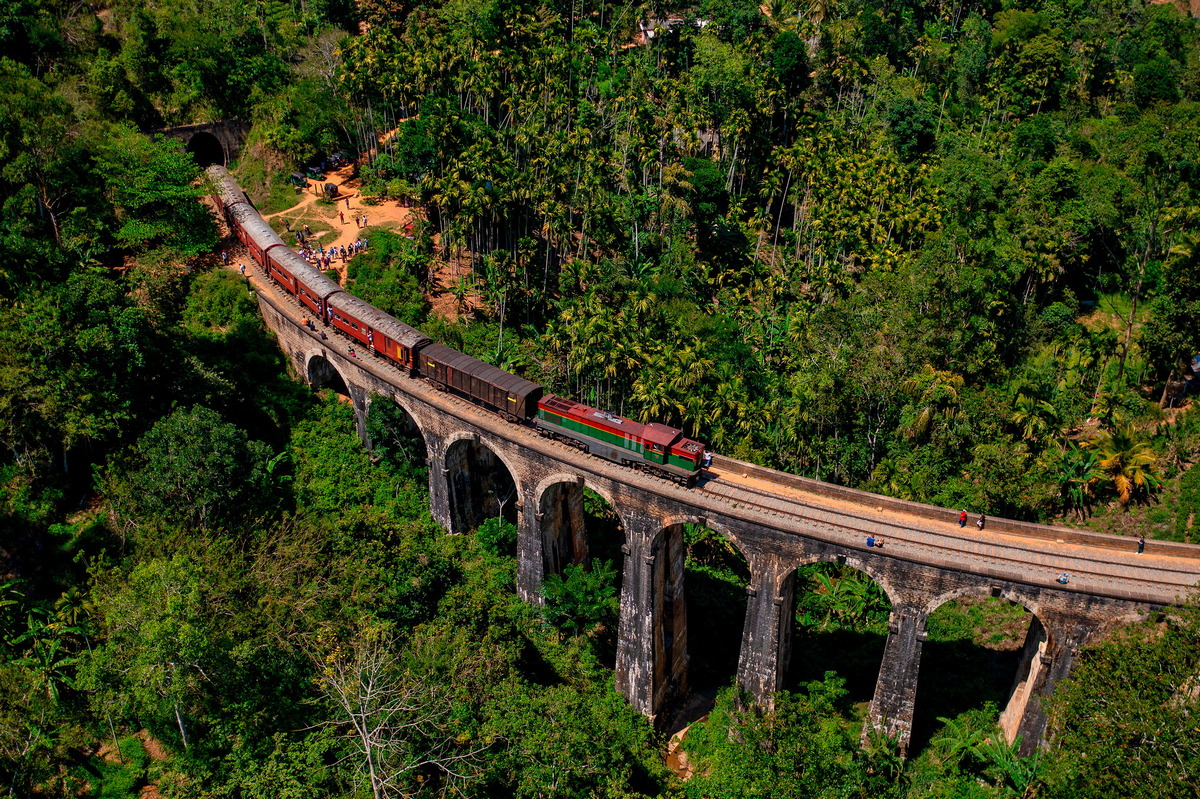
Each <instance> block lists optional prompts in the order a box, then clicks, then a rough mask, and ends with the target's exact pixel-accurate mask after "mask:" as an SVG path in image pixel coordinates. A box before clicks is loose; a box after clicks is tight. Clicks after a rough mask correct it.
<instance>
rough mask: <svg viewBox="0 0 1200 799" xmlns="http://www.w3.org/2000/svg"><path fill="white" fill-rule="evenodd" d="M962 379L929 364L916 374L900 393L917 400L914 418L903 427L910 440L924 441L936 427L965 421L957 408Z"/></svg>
mask: <svg viewBox="0 0 1200 799" xmlns="http://www.w3.org/2000/svg"><path fill="white" fill-rule="evenodd" d="M962 387H963V379H962V378H961V377H960V376H958V375H956V374H954V373H953V372H945V371H942V370H941V369H934V368H933V367H932V366H930V365H929V364H925V368H924V369H922V370H921V372H920V373H919V374H916V375H913V376H912V377H910V378H909V379H908V380H905V381H904V383H903V384H902V385H901V386H900V389H901V390H902V391H903V392H904V393H905V394H909V395H911V396H914V397H917V398H918V399H917V402H916V404H915V405H914V407H913V413H914V415H913V417H912V419H911V420H910V421H909V422H908V423H907V424H906V425H905V428H906V434H907V435H908V437H909V438H925V437H927V436H928V435H929V434H930V433H931V432H932V431H933V430H934V428H936V427H937V426H938V423H939V422H941V423H943V424H945V423H949V422H953V421H958V420H961V419H963V418H965V414H964V413H963V411H962V409H960V408H959V407H958V403H959V400H960V399H961V397H960V392H961V391H962Z"/></svg>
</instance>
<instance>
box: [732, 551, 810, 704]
mask: <svg viewBox="0 0 1200 799" xmlns="http://www.w3.org/2000/svg"><path fill="white" fill-rule="evenodd" d="M795 593H796V570H795V568H793V567H792V566H790V565H789V564H786V563H784V562H782V561H778V560H774V559H771V560H767V559H759V558H754V559H752V560H751V561H750V585H749V586H747V587H746V594H747V597H746V623H745V624H744V625H743V626H742V651H741V655H740V656H739V657H738V685H740V686H741V687H742V689H743V690H745V691H746V692H747V693H749V694H750V695H751V696H752V697H754V701H755V703H756V704H758V705H760V706H762V707H767V708H770V707H773V706H774V704H775V697H774V694H775V692H776V691H778V690H779V689H780V688H782V687H783V676H784V672H785V671H786V669H787V661H788V657H789V655H790V650H791V642H792V614H793V612H794V610H793V609H794V607H795Z"/></svg>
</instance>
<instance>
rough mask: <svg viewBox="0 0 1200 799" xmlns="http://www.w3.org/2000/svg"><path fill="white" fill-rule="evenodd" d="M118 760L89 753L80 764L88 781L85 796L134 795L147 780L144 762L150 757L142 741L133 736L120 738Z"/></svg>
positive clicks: (113, 798)
mask: <svg viewBox="0 0 1200 799" xmlns="http://www.w3.org/2000/svg"><path fill="white" fill-rule="evenodd" d="M120 746H121V760H122V761H123V762H121V761H118V760H116V758H115V754H114V755H113V756H112V759H108V758H99V757H92V758H90V759H89V760H88V762H87V765H86V766H84V767H83V768H84V769H85V770H86V772H87V775H86V779H87V781H88V782H89V783H91V791H90V792H89V793H88V796H92V797H95V798H96V799H126V797H130V796H137V795H138V793H139V791H140V790H141V788H142V787H143V786H145V785H146V783H147V766H148V765H149V762H150V758H149V756H148V755H147V754H146V750H145V748H144V747H143V746H142V742H141V741H140V740H138V739H137V738H136V737H135V736H132V735H130V736H128V737H125V738H122V739H121V742H120Z"/></svg>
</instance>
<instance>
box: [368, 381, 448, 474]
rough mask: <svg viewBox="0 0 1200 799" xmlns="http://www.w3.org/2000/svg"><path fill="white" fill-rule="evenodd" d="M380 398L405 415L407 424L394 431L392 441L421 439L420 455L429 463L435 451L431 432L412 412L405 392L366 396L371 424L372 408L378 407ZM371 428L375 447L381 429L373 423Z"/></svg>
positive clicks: (389, 406)
mask: <svg viewBox="0 0 1200 799" xmlns="http://www.w3.org/2000/svg"><path fill="white" fill-rule="evenodd" d="M378 400H388V402H386V403H385V405H386V407H388V408H394V409H396V410H399V411H400V413H401V414H403V417H404V419H403V423H404V425H405V429H403V430H400V431H394V432H395V434H396V435H395V439H394V441H393V442H392V443H393V444H400V445H401V446H403V444H404V442H405V440H406V439H407V440H411V441H412V442H414V443H415V441H416V440H417V439H420V442H421V446H422V448H423V451H422V452H421V453H420V457H421V460H422V462H424V463H428V462H429V460H430V455H431V453H432V452H433V446H432V444H431V437H430V435H429V433H428V432H427V431H426V430H425V428H424V427H423V426H422V424H421V419H420V417H418V416H417V414H415V413H413V412H412V408H411V407H410V406H409V400H408V398H407V397H406V396H405V395H404V394H401V393H399V392H388V393H387V394H379V395H370V394H369V395H368V396H367V397H366V399H365V402H364V404H365V406H366V413H367V418H368V424H369V425H372V421H371V415H370V414H371V410H372V409H373V408H375V407H377V401H378ZM369 430H371V431H373V432H372V433H371V439H372V440H371V446H372V448H374V447H375V446H376V444H377V443H379V442H376V441H375V434H376V433H378V432H379V429H378V428H377V427H374V426H373V425H372V426H370V427H369ZM390 432H392V431H390V429H389V433H390ZM385 446H386V443H385Z"/></svg>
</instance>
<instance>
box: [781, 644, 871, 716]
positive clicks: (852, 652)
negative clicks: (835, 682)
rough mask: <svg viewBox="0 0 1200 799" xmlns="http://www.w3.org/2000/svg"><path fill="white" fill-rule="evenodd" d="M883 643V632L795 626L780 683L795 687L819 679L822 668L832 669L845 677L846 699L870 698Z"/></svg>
mask: <svg viewBox="0 0 1200 799" xmlns="http://www.w3.org/2000/svg"><path fill="white" fill-rule="evenodd" d="M886 643H887V635H886V634H885V633H878V632H870V631H860V630H850V629H834V630H830V631H827V632H821V631H815V630H811V629H807V628H804V627H799V626H798V627H796V629H795V631H794V633H793V638H792V656H791V660H790V662H789V664H788V670H787V672H786V673H785V675H784V681H783V687H784V689H786V690H789V691H796V690H799V689H800V687H801V686H802V685H804V684H805V683H807V682H812V681H814V680H821V679H823V678H824V677H825V672H827V671H834V672H837V674H838V676H839V677H841V678H842V679H844V680H845V681H846V690H847V692H848V695H847V697H846V698H847V701H849V702H850V703H852V704H854V703H859V702H870V701H871V698H872V697H873V696H874V695H875V682H876V680H878V678H879V666H880V664H881V663H882V662H883V648H884V644H886Z"/></svg>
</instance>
